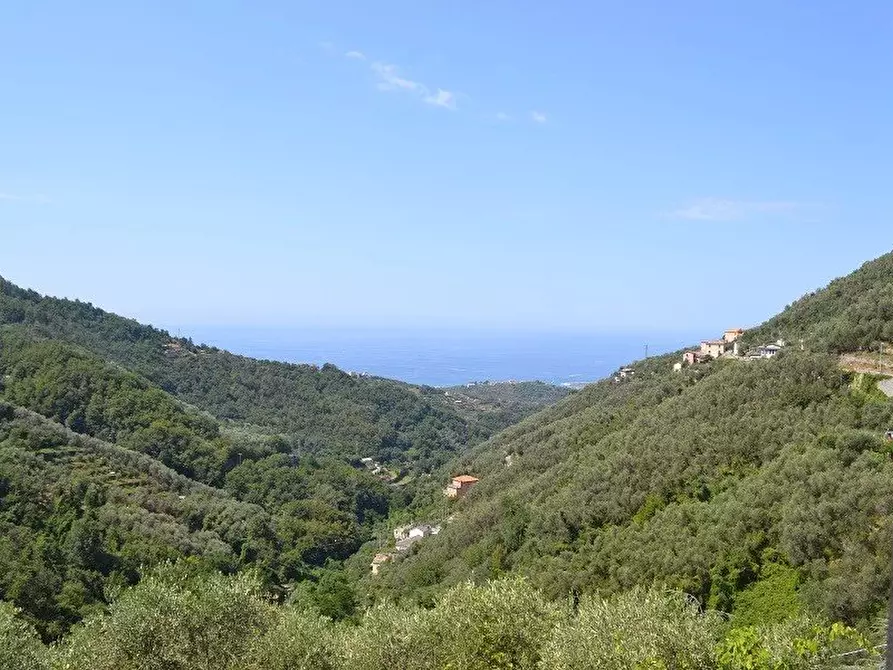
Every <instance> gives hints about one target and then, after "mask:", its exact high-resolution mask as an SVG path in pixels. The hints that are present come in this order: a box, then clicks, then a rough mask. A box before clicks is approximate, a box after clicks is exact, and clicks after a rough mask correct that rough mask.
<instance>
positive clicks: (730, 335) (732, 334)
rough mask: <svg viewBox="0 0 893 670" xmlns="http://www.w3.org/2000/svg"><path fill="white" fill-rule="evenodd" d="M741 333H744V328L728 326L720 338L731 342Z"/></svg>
mask: <svg viewBox="0 0 893 670" xmlns="http://www.w3.org/2000/svg"><path fill="white" fill-rule="evenodd" d="M742 335H744V328H729V329H728V330H727V331H726V332H724V333H723V334H722V339H723V341H724V342H726V343H728V344H731V343H732V342H734V341H735V340H737V339H738V338H739V337H741V336H742Z"/></svg>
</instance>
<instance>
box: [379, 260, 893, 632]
mask: <svg viewBox="0 0 893 670" xmlns="http://www.w3.org/2000/svg"><path fill="white" fill-rule="evenodd" d="M890 333H893V257H891V256H889V255H888V256H884V257H882V258H880V259H878V260H877V261H874V262H872V263H869V264H867V265H865V266H864V267H863V268H861V269H860V270H858V271H857V272H855V273H854V274H853V275H851V276H849V277H846V278H844V279H840V280H837V281H835V282H834V283H832V284H831V286H829V287H828V288H827V289H824V290H822V291H819V292H816V293H814V294H812V295H810V296H807V297H805V298H803V299H801V300H799V301H797V302H796V303H794V304H793V305H792V306H791V307H789V308H788V309H787V310H785V312H784V313H782V314H780V315H779V316H777V317H775V318H773V319H771V320H770V321H768V322H767V323H766V324H765V325H764V326H762V327H760V328H758V329H755V331H754V332H752V333H749V334H748V335H747V339H748V340H749V341H751V342H754V343H758V342H765V341H766V340H767V339H769V338H770V337H771V338H772V339H775V338H776V337H784V338H787V339H788V340H789V342H790V341H793V342H795V343H796V344H795V345H794V346H788V347H787V348H786V349H785V350H784V351H783V352H782V354H781V355H779V356H778V357H776V358H775V359H772V360H729V359H719V360H715V361H712V362H709V363H702V364H698V365H694V366H689V367H685V368H683V370H682V371H679V372H676V371H674V370H673V364H674V363H676V362H677V360H678V359H677V358H676V356H675V355H672V356H662V357H654V358H651V359H648V360H647V361H639V362H637V363H634V364H633V368H634V370H635V372H634V373H633V375H632V376H631V378H628V379H624V380H605V381H602V382H599V383H597V384H594V385H591V386H589V387H587V388H585V389H584V390H582V391H581V392H579V393H577V394H574V395H573V396H571V397H568V398H566V399H565V400H563V401H561V402H559V403H558V404H556V405H555V406H553V407H550V408H548V409H546V410H544V411H542V412H540V413H538V414H535V415H533V416H531V417H529V418H527V419H526V420H524V421H523V422H521V423H520V424H519V425H517V426H513V427H511V428H509V429H507V430H505V431H504V432H502V433H500V434H499V435H498V436H496V437H494V438H492V439H491V440H489V441H488V442H486V443H485V444H483V445H481V446H479V447H477V448H474V449H472V450H470V451H469V452H466V453H465V454H463V455H461V456H459V457H458V458H457V459H456V461H455V462H454V463H453V465H452V469H453V471H454V472H467V473H469V474H473V475H475V476H477V477H479V478H480V479H481V481H480V483H478V484H477V485H476V486H475V488H474V490H472V491H471V492H470V493H469V494H468V495H467V497H466V498H464V499H462V500H460V501H459V502H458V503H457V504H456V505H455V508H454V509H452V510H451V511H450V514H451V519H452V521H451V523H448V524H446V525H445V527H444V530H443V531H442V532H441V533H440V534H439V535H438V536H437V537H435V538H432V539H430V540H429V541H426V542H425V543H423V544H420V545H419V546H418V548H417V549H416V550H415V551H414V552H413V554H412V555H411V556H409V557H408V558H407V559H406V560H404V561H398V562H397V563H395V564H394V565H392V566H388V568H387V569H386V570H383V572H382V575H381V576H380V578H379V579H377V580H371V584H372V586H371V588H375V589H378V590H379V591H380V592H382V593H388V594H395V593H402V594H406V593H412V594H414V595H415V597H417V598H419V599H421V600H423V601H427V600H428V599H429V598H430V597H431V596H432V595H433V594H436V593H438V592H439V591H440V589H441V588H443V587H445V586H446V585H451V584H455V583H458V582H460V581H462V580H464V579H468V578H471V579H475V580H480V579H485V578H489V577H494V576H498V575H501V574H503V573H506V572H514V573H520V574H523V575H527V576H528V577H529V578H530V579H531V580H533V582H534V583H535V584H537V585H539V586H541V587H542V588H543V589H544V590H545V591H546V592H547V593H549V594H551V595H552V596H554V597H564V596H565V595H566V594H568V593H581V594H585V593H591V592H595V591H600V592H603V593H607V592H619V591H625V590H627V589H629V588H632V587H633V586H635V585H640V584H652V583H655V584H659V585H667V586H671V587H675V588H679V589H682V590H684V591H685V592H687V593H690V594H692V595H694V596H696V597H697V598H698V599H699V600H700V601H701V603H702V604H703V605H705V606H708V607H711V608H718V609H721V610H724V611H727V612H730V613H732V615H733V617H734V618H733V620H735V621H737V622H739V623H768V622H771V621H777V620H782V619H784V618H785V617H787V616H791V615H792V614H795V613H798V612H801V611H804V610H809V611H812V612H819V613H821V614H824V615H828V616H831V617H832V618H835V619H844V620H848V621H854V622H856V621H864V620H866V619H867V618H870V617H871V616H873V615H874V614H875V613H877V612H878V611H880V610H881V609H882V608H883V607H884V603H885V599H886V594H887V584H888V582H887V579H888V577H889V552H890V537H891V534H893V462H891V449H890V443H888V442H885V440H884V433H885V431H887V430H889V429H893V401H891V400H890V399H888V398H887V397H886V396H885V395H884V394H883V393H881V392H880V391H879V390H878V388H877V387H876V384H875V381H876V379H875V378H873V377H871V376H868V375H858V374H854V373H849V372H846V371H844V370H843V369H841V367H840V366H839V361H838V358H837V356H836V355H831V354H829V352H833V353H835V354H836V353H839V352H842V351H847V350H849V349H851V348H852V349H858V348H859V347H860V346H870V345H871V344H872V342H874V341H875V340H877V339H885V340H889V339H891V338H890V337H889V334H890ZM800 337H802V338H803V339H804V346H803V350H802V351H801V350H800V346H799V342H797V340H799V338H800ZM509 456H510V457H511V458H507V457H509Z"/></svg>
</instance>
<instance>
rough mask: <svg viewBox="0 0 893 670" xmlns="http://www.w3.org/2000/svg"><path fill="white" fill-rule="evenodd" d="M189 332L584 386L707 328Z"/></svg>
mask: <svg viewBox="0 0 893 670" xmlns="http://www.w3.org/2000/svg"><path fill="white" fill-rule="evenodd" d="M172 332H176V331H175V330H174V331H172ZM181 334H182V335H183V336H190V337H192V339H193V341H194V342H195V343H197V344H198V343H205V344H209V345H213V346H216V347H220V348H222V349H227V350H229V351H232V352H233V353H238V354H244V355H246V356H252V357H254V358H263V359H270V360H278V361H287V362H290V363H313V364H316V365H322V364H324V363H333V364H335V365H337V366H338V367H339V368H342V369H343V370H347V371H352V372H365V373H368V374H370V375H377V376H381V377H389V378H391V379H399V380H402V381H406V382H411V383H414V384H429V385H431V386H452V385H457V384H465V383H467V382H472V381H485V380H490V381H505V380H510V379H513V380H516V381H527V380H535V379H536V380H541V381H545V382H549V383H552V384H570V385H579V384H582V383H584V382H590V381H595V380H597V379H600V378H602V377H605V376H607V375H609V374H610V373H611V372H613V371H614V370H616V369H617V368H618V367H620V366H621V365H623V364H624V363H628V362H630V361H633V360H635V359H639V358H642V357H643V356H644V354H645V345H646V344H647V345H648V351H649V354H651V355H654V354H659V353H665V352H667V351H673V350H675V349H679V348H681V347H683V346H686V345H690V344H692V343H694V342H697V341H698V339H699V338H700V337H702V336H703V335H704V334H703V333H699V334H694V333H654V332H649V333H531V332H497V331H479V332H467V331H465V332H460V331H443V330H399V331H398V330H381V329H375V330H372V329H338V330H334V329H331V330H330V329H319V328H314V329H293V328H254V327H224V326H217V327H209V326H199V327H190V328H189V329H187V330H183V331H181ZM708 334H709V333H708Z"/></svg>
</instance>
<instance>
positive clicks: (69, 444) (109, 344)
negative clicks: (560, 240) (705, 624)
mask: <svg viewBox="0 0 893 670" xmlns="http://www.w3.org/2000/svg"><path fill="white" fill-rule="evenodd" d="M506 407H509V408H510V409H511V411H506ZM533 409H534V406H533V405H531V404H529V403H527V404H524V405H523V406H521V405H519V404H518V403H517V402H516V403H514V404H512V403H509V404H508V405H507V406H505V407H503V406H500V407H495V406H494V407H487V408H478V410H477V411H475V412H467V413H466V412H462V413H460V412H459V410H458V408H457V407H456V406H455V404H454V402H453V400H452V399H451V398H450V397H449V396H448V395H447V394H446V393H445V391H443V390H440V389H435V388H431V387H419V386H413V385H410V384H404V383H401V382H397V381H391V380H386V379H379V378H374V377H366V376H360V377H356V376H351V375H349V374H346V373H344V372H343V371H341V370H339V369H337V368H336V367H334V366H331V365H326V366H323V367H322V368H317V367H315V366H311V365H291V364H286V363H278V362H273V361H258V360H254V359H251V358H247V357H244V356H236V355H233V354H231V353H228V352H226V351H221V350H219V349H216V348H213V347H207V346H196V345H194V344H193V343H192V342H191V341H189V340H187V339H182V338H174V337H171V336H170V335H169V334H168V333H166V332H164V331H162V330H158V329H156V328H152V327H150V326H145V325H141V324H139V323H137V322H135V321H133V320H130V319H126V318H122V317H120V316H117V315H114V314H110V313H108V312H105V311H103V310H101V309H98V308H95V307H93V306H92V305H89V304H86V303H83V302H78V301H71V300H64V299H57V298H49V297H44V296H41V295H39V294H37V293H35V292H33V291H28V290H24V289H21V288H18V287H16V286H14V285H13V284H11V283H9V282H7V281H4V280H2V279H0V600H6V601H11V602H12V603H13V604H15V605H16V606H18V607H21V608H22V609H23V610H24V612H23V616H24V617H25V618H26V619H28V620H29V621H30V622H31V623H32V624H33V625H35V626H36V627H37V629H38V631H39V632H40V633H41V635H42V636H43V637H44V638H46V639H54V638H56V637H58V636H59V635H61V634H62V633H64V632H65V631H66V630H67V629H68V628H69V627H70V626H71V625H72V624H73V623H76V622H77V621H79V620H80V619H81V618H82V617H84V616H86V615H88V614H90V613H91V612H94V611H98V610H101V609H102V608H103V607H104V606H105V605H106V604H107V602H108V600H109V598H110V597H111V594H114V593H116V592H117V591H119V590H120V589H121V588H123V587H126V586H128V585H132V584H134V583H136V582H138V581H139V580H140V579H141V578H142V576H143V575H144V574H145V571H146V570H150V569H151V568H152V567H153V566H154V565H156V564H158V563H159V562H163V561H166V560H170V559H188V560H189V564H190V565H191V566H192V569H193V570H195V571H206V570H222V571H225V572H231V571H238V570H242V569H251V570H252V571H254V572H255V573H256V574H257V575H259V576H260V578H261V579H262V581H263V583H264V585H265V588H267V589H269V590H271V591H273V592H275V593H276V594H278V595H283V594H289V593H295V592H296V591H300V592H301V593H303V594H304V595H305V597H306V600H307V602H311V603H315V605H314V606H316V607H317V608H318V609H319V610H320V611H321V612H322V613H323V614H325V615H326V616H331V617H335V618H340V617H345V616H349V615H351V614H352V613H353V612H354V609H355V608H356V606H357V604H358V601H357V597H356V594H355V593H354V590H353V588H352V586H351V585H350V584H349V583H348V581H347V578H346V576H345V574H344V573H343V571H342V570H341V562H342V561H344V560H345V559H347V558H348V557H350V556H351V555H352V554H354V553H355V552H356V551H357V550H358V549H359V548H360V547H361V545H363V543H364V542H367V541H369V540H370V539H371V538H372V537H373V536H374V535H375V534H376V533H377V532H378V531H379V530H383V529H384V528H385V526H386V520H387V519H388V517H389V516H390V515H392V514H394V513H397V512H399V511H400V510H403V509H405V508H406V507H407V506H409V505H411V504H412V501H413V499H414V496H415V495H416V494H417V492H418V491H419V490H430V489H433V488H439V487H440V485H441V484H440V481H439V478H438V477H431V476H427V477H426V476H423V475H426V474H430V473H432V472H437V468H439V467H442V466H443V464H444V463H445V462H446V461H447V460H448V459H449V458H450V457H451V456H452V455H454V454H455V453H457V452H461V451H463V450H465V449H466V448H468V447H470V446H472V445H474V444H476V443H479V442H480V441H482V440H483V439H485V438H486V437H488V436H489V435H491V434H492V433H494V432H496V431H497V430H498V429H500V428H502V427H504V426H505V425H507V424H508V423H509V422H510V421H511V420H513V419H514V418H515V417H519V416H522V415H526V414H529V413H530V412H532V411H533ZM365 457H371V458H372V459H373V465H374V467H367V466H366V465H364V464H363V463H362V462H361V458H365Z"/></svg>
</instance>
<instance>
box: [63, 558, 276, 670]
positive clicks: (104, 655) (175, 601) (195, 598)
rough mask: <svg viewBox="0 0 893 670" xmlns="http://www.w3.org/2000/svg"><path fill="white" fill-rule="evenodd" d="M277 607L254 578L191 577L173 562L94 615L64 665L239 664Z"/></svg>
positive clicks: (218, 669)
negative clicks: (267, 600)
mask: <svg viewBox="0 0 893 670" xmlns="http://www.w3.org/2000/svg"><path fill="white" fill-rule="evenodd" d="M272 616H273V610H272V607H271V606H270V605H268V604H267V603H266V602H265V601H264V599H263V598H262V597H261V595H260V589H259V585H258V582H257V580H256V579H254V578H253V577H251V576H245V575H239V576H235V577H225V576H223V575H219V574H212V575H201V576H192V577H190V576H185V572H183V571H181V570H179V569H177V567H176V566H174V567H173V568H171V567H168V568H167V569H164V570H160V571H157V572H156V573H153V574H152V575H150V576H149V577H147V578H146V579H144V580H143V581H142V582H141V583H140V584H139V585H138V586H136V587H134V588H133V589H131V590H129V591H127V592H126V593H125V595H124V596H123V597H122V598H121V599H120V600H118V601H117V602H115V603H114V604H113V605H112V606H111V607H110V609H109V612H108V613H107V614H103V615H100V616H97V617H94V618H92V619H89V620H88V621H87V622H86V624H85V625H84V626H82V627H81V628H79V629H77V630H76V631H75V632H74V633H73V634H72V635H71V637H70V639H69V640H68V642H67V644H66V645H65V646H64V647H63V648H61V649H60V651H59V658H58V663H57V667H59V668H60V669H62V668H64V669H65V670H69V669H70V670H81V669H83V670H195V669H198V668H201V669H203V670H225V669H227V668H236V667H238V666H239V664H240V663H241V662H242V659H243V657H244V656H245V655H246V653H247V651H248V649H249V645H250V643H251V640H252V638H253V637H255V636H257V635H260V634H261V633H262V632H263V631H264V630H265V629H266V628H267V627H268V626H269V624H270V623H271V621H272Z"/></svg>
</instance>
